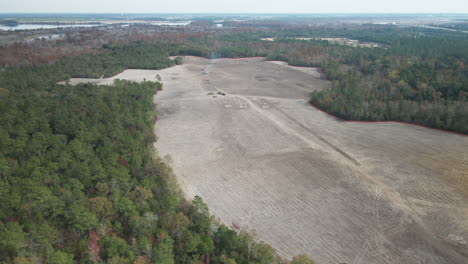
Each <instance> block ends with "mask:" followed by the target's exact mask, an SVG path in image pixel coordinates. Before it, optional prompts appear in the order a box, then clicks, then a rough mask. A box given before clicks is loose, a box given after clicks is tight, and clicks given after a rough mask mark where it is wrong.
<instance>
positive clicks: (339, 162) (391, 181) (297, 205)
mask: <svg viewBox="0 0 468 264" xmlns="http://www.w3.org/2000/svg"><path fill="white" fill-rule="evenodd" d="M157 74H159V75H160V76H161V78H162V81H163V82H164V89H163V91H161V92H159V93H158V94H157V96H156V97H155V101H156V103H157V105H158V121H157V123H156V128H155V133H156V134H157V136H158V143H157V149H158V152H159V154H160V155H161V156H166V155H168V156H170V159H168V160H171V165H172V167H173V168H174V171H175V174H176V175H177V177H178V180H179V183H180V185H181V187H182V189H183V191H184V192H185V194H186V196H187V197H189V198H191V197H193V196H194V195H199V196H201V197H203V199H204V200H205V201H206V203H207V204H208V206H209V208H210V210H211V212H212V213H213V214H214V215H216V216H217V217H220V219H221V220H222V221H223V222H225V223H227V224H234V225H236V226H237V225H239V226H240V227H241V228H245V229H255V230H256V234H257V237H258V239H259V240H264V241H265V242H267V243H269V244H270V245H272V246H273V247H274V248H276V249H277V250H278V252H279V253H280V254H281V255H283V256H285V257H291V256H293V255H296V254H300V253H306V254H307V255H310V256H312V257H313V258H314V259H315V260H316V261H317V263H356V264H357V263H441V264H442V263H444V264H445V263H447V264H448V263H467V262H468V193H467V191H468V189H467V182H468V176H467V173H468V153H467V151H468V137H466V136H463V135H456V134H452V133H445V132H441V131H437V130H433V129H427V128H422V127H418V126H412V125H407V124H399V123H350V122H343V121H340V120H337V119H335V118H333V117H331V116H329V115H327V114H325V113H323V112H321V111H319V110H317V109H315V108H313V107H311V106H310V105H309V104H308V93H309V92H311V91H313V90H321V89H326V88H327V87H329V85H330V83H329V82H328V81H327V80H324V79H322V78H321V77H320V72H319V71H318V69H315V68H297V67H291V66H288V65H286V64H284V63H279V62H267V61H265V60H264V59H262V58H249V59H213V60H208V59H203V58H196V57H186V58H185V63H184V64H183V65H179V66H175V67H172V68H168V69H164V70H159V71H151V70H127V71H125V72H123V73H122V74H120V75H117V76H115V77H113V78H110V79H96V80H89V79H72V80H71V81H70V82H71V83H72V84H73V83H77V82H83V81H91V82H95V83H103V84H106V83H110V82H112V80H113V79H115V78H119V79H128V80H135V81H141V80H143V79H146V80H154V79H155V78H156V75H157Z"/></svg>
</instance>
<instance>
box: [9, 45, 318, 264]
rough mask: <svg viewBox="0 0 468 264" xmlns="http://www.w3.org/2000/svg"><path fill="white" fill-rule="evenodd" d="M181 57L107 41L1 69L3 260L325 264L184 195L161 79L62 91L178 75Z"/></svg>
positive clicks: (158, 49)
mask: <svg viewBox="0 0 468 264" xmlns="http://www.w3.org/2000/svg"><path fill="white" fill-rule="evenodd" d="M171 52H176V51H175V50H174V48H173V47H172V46H171V45H167V44H145V43H141V42H137V43H133V44H131V45H105V46H104V47H103V48H102V50H101V52H100V53H99V54H92V55H90V54H84V55H79V56H76V57H67V58H63V59H61V60H58V61H56V62H54V63H49V64H36V65H18V66H12V67H8V68H6V69H4V70H3V71H2V72H0V87H1V88H0V111H1V113H2V115H0V123H1V124H2V126H1V127H0V263H5V264H6V263H8V264H10V263H18V264H19V263H24V264H25V263H51V264H68V263H122V264H125V263H138V264H141V263H164V264H170V263H229V264H233V263H265V264H267V263H296V264H300V263H304V264H307V263H313V262H312V261H311V260H310V259H308V258H307V257H305V256H304V255H299V256H297V257H295V258H293V260H292V261H290V262H287V261H284V260H282V259H281V258H280V257H279V256H278V255H277V254H276V253H275V251H274V250H273V249H272V248H271V247H270V246H268V245H267V244H265V243H263V242H256V240H255V238H254V236H253V233H249V232H247V231H245V230H239V229H236V228H229V227H227V226H226V225H224V224H222V223H220V221H219V220H217V219H216V218H215V217H214V216H211V215H210V213H209V210H208V207H207V205H206V204H205V203H204V202H203V201H202V199H201V198H200V197H195V198H194V199H193V201H191V202H189V201H187V200H185V199H184V198H183V195H182V194H181V193H180V191H179V188H178V186H177V183H176V180H175V176H174V175H173V172H172V170H171V168H170V167H169V166H168V165H167V164H165V163H164V162H163V161H162V159H161V158H160V157H158V155H157V152H156V150H155V147H154V142H155V141H156V137H155V135H154V133H153V127H154V125H155V122H156V125H157V111H156V110H155V109H156V106H155V105H154V103H153V96H154V94H155V93H156V92H157V91H159V90H161V89H162V88H163V87H162V84H161V83H159V82H149V81H145V82H142V83H134V82H128V81H122V80H116V81H115V82H114V84H113V85H109V86H98V85H94V84H80V85H77V86H71V85H68V84H66V85H61V84H58V82H59V81H63V80H66V79H68V78H70V77H101V76H111V75H114V74H116V73H118V72H120V71H122V70H123V69H126V68H144V69H161V68H165V67H170V66H173V65H174V64H175V63H176V62H174V61H171V60H169V59H168V55H169V53H171Z"/></svg>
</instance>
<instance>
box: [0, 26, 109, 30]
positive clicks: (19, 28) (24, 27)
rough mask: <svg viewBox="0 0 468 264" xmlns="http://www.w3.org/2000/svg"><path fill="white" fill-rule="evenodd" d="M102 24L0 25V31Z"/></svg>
mask: <svg viewBox="0 0 468 264" xmlns="http://www.w3.org/2000/svg"><path fill="white" fill-rule="evenodd" d="M102 25H104V24H67V25H49V24H19V25H18V26H16V27H9V26H5V25H0V30H1V31H14V30H33V29H49V28H66V27H97V26H102Z"/></svg>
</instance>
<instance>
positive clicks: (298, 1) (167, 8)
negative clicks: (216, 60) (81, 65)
mask: <svg viewBox="0 0 468 264" xmlns="http://www.w3.org/2000/svg"><path fill="white" fill-rule="evenodd" d="M11 12H27V13H39V12H67V13H79V12H82V13H83V12H91V13H468V0H443V1H441V0H437V1H435V0H386V1H379V0H0V13H11Z"/></svg>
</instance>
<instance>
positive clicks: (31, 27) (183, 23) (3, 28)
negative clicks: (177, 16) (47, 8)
mask: <svg viewBox="0 0 468 264" xmlns="http://www.w3.org/2000/svg"><path fill="white" fill-rule="evenodd" d="M191 22H192V21H177V22H172V21H167V22H166V21H158V22H149V23H146V24H148V25H156V26H187V25H188V24H190V23H191ZM107 25H112V23H102V24H62V25H50V24H19V25H18V26H15V27H10V26H5V25H0V31H14V30H34V29H50V28H67V27H99V26H107ZM129 25H130V24H125V25H122V26H124V27H125V26H127V27H128V26H129Z"/></svg>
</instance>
